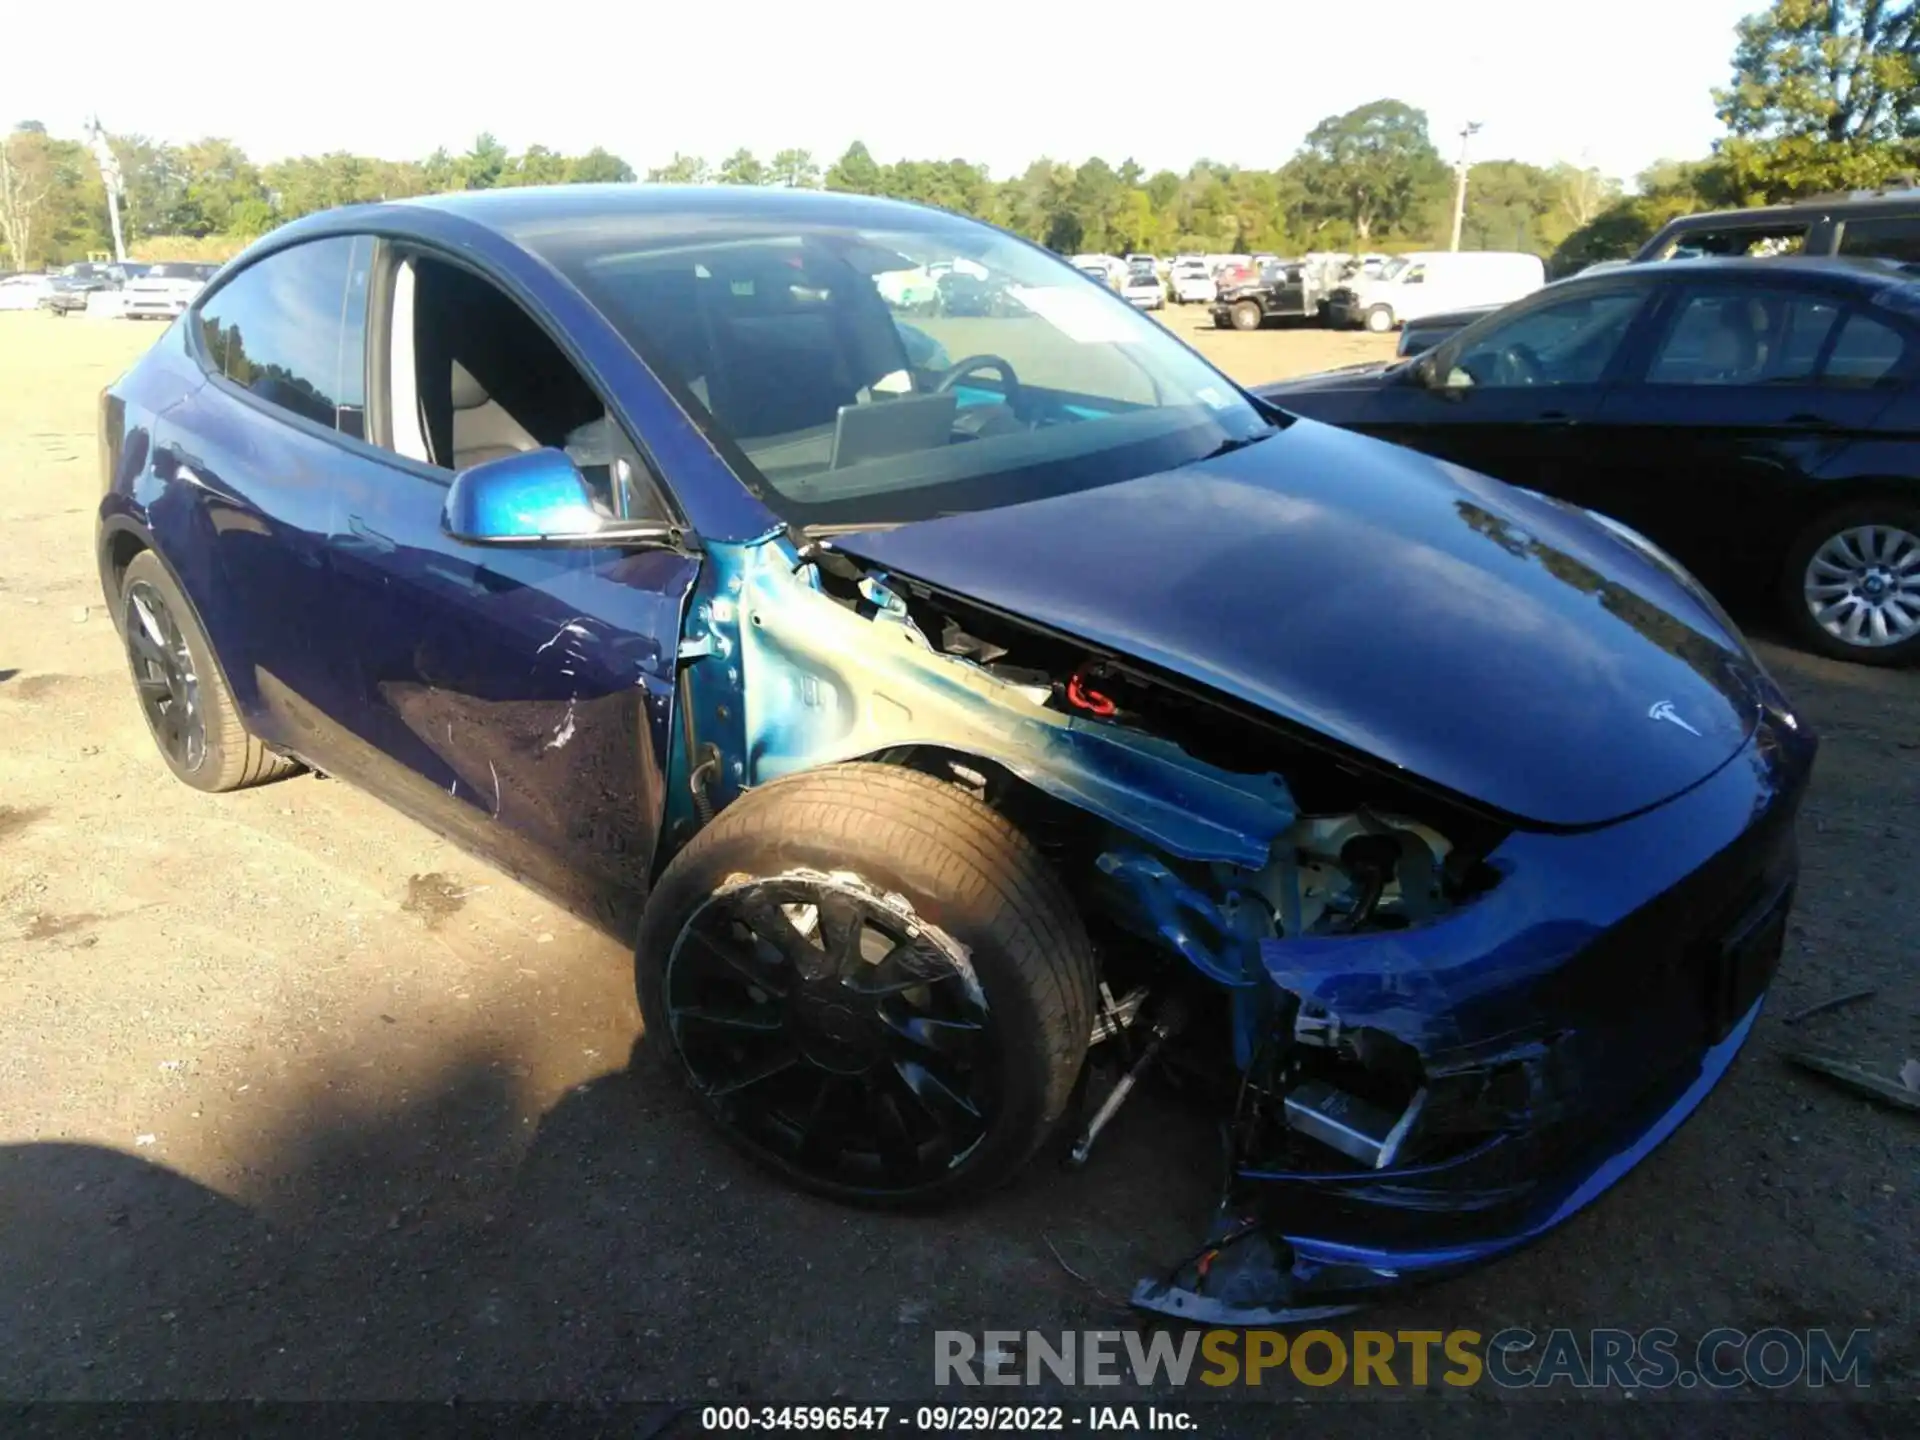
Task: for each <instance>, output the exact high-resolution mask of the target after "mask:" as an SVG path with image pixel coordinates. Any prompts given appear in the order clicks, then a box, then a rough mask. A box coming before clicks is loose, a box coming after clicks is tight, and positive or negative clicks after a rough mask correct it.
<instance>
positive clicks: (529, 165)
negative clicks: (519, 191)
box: [500, 145, 568, 185]
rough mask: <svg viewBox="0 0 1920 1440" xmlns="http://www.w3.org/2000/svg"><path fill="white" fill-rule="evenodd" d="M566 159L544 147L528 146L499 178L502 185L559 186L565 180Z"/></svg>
mask: <svg viewBox="0 0 1920 1440" xmlns="http://www.w3.org/2000/svg"><path fill="white" fill-rule="evenodd" d="M567 170H568V161H567V157H566V156H564V155H562V154H560V153H559V152H558V151H554V150H549V149H548V148H547V147H546V146H544V145H529V146H528V147H527V148H526V151H525V153H523V154H522V155H521V156H520V157H519V158H518V159H516V160H515V161H513V163H512V164H510V165H508V166H507V168H506V171H505V173H504V174H503V175H502V176H501V179H500V183H501V184H502V185H559V184H561V183H562V182H564V181H565V180H566V179H567Z"/></svg>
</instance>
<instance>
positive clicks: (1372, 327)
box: [1363, 305, 1393, 335]
mask: <svg viewBox="0 0 1920 1440" xmlns="http://www.w3.org/2000/svg"><path fill="white" fill-rule="evenodd" d="M1363 323H1364V324H1365V325H1366V327H1367V329H1368V331H1369V332H1370V333H1372V334H1374V335H1384V334H1386V333H1387V332H1388V331H1389V330H1391V329H1393V311H1391V310H1389V309H1388V308H1387V307H1386V306H1385V305H1376V306H1374V307H1373V308H1372V309H1371V310H1369V311H1367V313H1366V318H1365V320H1364V322H1363Z"/></svg>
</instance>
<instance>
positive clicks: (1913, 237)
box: [1399, 190, 1920, 355]
mask: <svg viewBox="0 0 1920 1440" xmlns="http://www.w3.org/2000/svg"><path fill="white" fill-rule="evenodd" d="M1821 255H1842V256H1852V257H1856V258H1862V259H1866V258H1883V259H1890V260H1896V261H1899V262H1901V263H1903V264H1905V263H1912V264H1920V190H1890V191H1862V192H1860V193H1858V194H1855V195H1847V196H1827V197H1824V198H1821V199H1814V200H1804V201H1798V202H1796V203H1794V204H1791V205H1769V206H1762V207H1758V208H1755V209H1750V210H1719V211H1709V212H1707V213H1704V214H1699V215H1683V216H1681V217H1680V218H1679V219H1677V220H1672V221H1669V222H1668V223H1667V224H1666V225H1665V226H1663V227H1662V228H1661V230H1660V231H1659V233H1658V234H1656V235H1654V236H1653V237H1652V238H1651V239H1650V240H1648V241H1647V243H1646V244H1644V245H1643V246H1641V247H1640V249H1639V251H1637V252H1636V253H1635V255H1634V257H1633V259H1631V260H1597V261H1595V262H1594V263H1593V264H1591V265H1588V266H1586V267H1585V268H1584V269H1582V270H1581V271H1580V272H1579V274H1581V275H1597V274H1601V273H1604V272H1605V271H1607V270H1612V269H1617V268H1619V267H1620V266H1622V265H1630V264H1631V265H1638V264H1645V263H1647V262H1650V261H1662V260H1700V259H1735V258H1741V257H1745V258H1748V259H1784V258H1792V257H1795V256H1801V257H1808V256H1821ZM1499 308H1500V307H1499V306H1498V305H1474V306H1466V307H1462V308H1461V309H1458V310H1453V311H1448V312H1446V313H1444V314H1439V315H1428V316H1422V317H1419V320H1418V324H1417V325H1415V326H1412V327H1409V328H1408V329H1407V330H1405V331H1403V332H1402V334H1401V337H1400V349H1399V353H1400V354H1402V355H1418V354H1420V353H1421V352H1422V351H1424V350H1429V349H1431V348H1432V347H1433V346H1434V345H1436V344H1438V343H1439V342H1440V341H1441V340H1442V339H1444V338H1445V337H1446V336H1447V335H1448V334H1450V333H1451V332H1452V331H1453V330H1457V329H1461V328H1463V327H1465V326H1467V325H1470V324H1472V323H1473V322H1474V321H1475V320H1478V319H1479V318H1480V317H1481V316H1483V315H1490V314H1492V313H1493V312H1494V311H1495V310H1497V309H1499Z"/></svg>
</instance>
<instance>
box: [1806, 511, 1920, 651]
mask: <svg viewBox="0 0 1920 1440" xmlns="http://www.w3.org/2000/svg"><path fill="white" fill-rule="evenodd" d="M1779 598H1780V606H1781V610H1782V613H1783V615H1784V617H1785V619H1786V622H1787V625H1788V627H1789V628H1790V629H1791V630H1792V631H1793V634H1794V636H1795V638H1796V639H1797V640H1798V641H1799V642H1800V643H1801V644H1802V645H1803V646H1805V647H1806V648H1807V649H1809V650H1813V651H1815V652H1816V653H1818V654H1821V655H1828V656H1831V657H1833V658H1834V659H1836V660H1851V661H1853V662H1854V663H1856V664H1860V665H1904V664H1908V663H1910V662H1912V661H1915V660H1920V505H1914V504H1912V503H1910V502H1903V501H1900V500H1891V499H1889V500H1863V501H1859V502H1857V503H1855V504H1851V505H1843V506H1841V507H1840V508H1838V509H1836V510H1830V511H1828V512H1827V513H1826V514H1825V515H1822V516H1820V517H1819V518H1818V519H1817V520H1814V521H1813V522H1812V523H1810V524H1809V525H1807V526H1806V527H1805V528H1804V529H1803V530H1801V532H1800V533H1799V534H1798V535H1796V536H1795V537H1794V539H1793V543H1792V544H1790V545H1789V546H1788V547H1787V559H1786V564H1785V565H1784V566H1783V567H1782V569H1781V572H1780V582H1779Z"/></svg>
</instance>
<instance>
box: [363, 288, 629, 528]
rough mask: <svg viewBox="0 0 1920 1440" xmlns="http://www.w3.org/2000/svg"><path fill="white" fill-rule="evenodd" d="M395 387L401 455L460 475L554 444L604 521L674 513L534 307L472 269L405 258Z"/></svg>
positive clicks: (393, 420) (392, 337) (398, 295)
mask: <svg viewBox="0 0 1920 1440" xmlns="http://www.w3.org/2000/svg"><path fill="white" fill-rule="evenodd" d="M388 382H389V386H390V393H389V404H388V415H389V417H390V424H391V427H392V431H393V434H392V437H391V445H392V448H393V449H394V450H395V451H397V452H398V453H399V454H402V455H405V456H407V457H408V458H410V459H414V460H419V461H422V462H424V463H426V464H430V465H435V466H438V467H439V468H441V469H443V470H455V471H457V470H464V469H466V468H467V467H469V466H472V465H479V464H483V463H485V462H486V461H489V460H498V459H501V458H503V457H506V456H509V455H516V454H524V453H526V452H528V451H532V450H538V449H541V448H543V447H549V446H550V447H552V448H554V449H556V450H563V451H565V452H566V453H567V455H568V456H569V457H570V458H571V459H572V460H573V461H574V463H575V464H576V465H577V466H578V467H579V468H580V472H581V475H582V476H583V477H584V478H585V480H586V482H587V487H588V489H589V491H590V492H591V494H592V496H593V501H594V506H595V508H596V509H598V510H600V511H601V512H602V513H603V514H605V515H608V516H619V517H622V518H628V519H637V518H665V516H664V512H663V511H662V509H661V506H660V504H659V502H658V500H657V499H656V498H655V497H654V496H653V494H652V490H651V487H650V486H647V485H646V484H645V483H644V482H641V481H640V480H639V479H638V477H639V476H641V475H643V474H644V473H645V471H644V467H643V466H642V464H641V462H640V456H639V453H638V451H636V450H635V449H634V448H633V446H632V445H631V444H630V443H629V442H628V441H627V439H626V437H625V436H624V435H622V434H621V433H620V428H619V426H617V425H616V424H614V423H613V421H612V419H611V417H610V416H609V415H608V413H607V409H606V406H605V405H604V404H603V403H602V402H601V400H600V397H599V396H598V395H597V394H595V393H594V390H593V387H592V386H591V385H589V384H588V383H587V381H586V380H585V379H584V378H583V377H582V376H581V374H580V372H579V370H578V369H576V368H575V366H574V365H573V363H572V361H570V360H569V359H568V358H567V357H566V355H565V353H564V352H563V351H562V350H561V349H560V347H559V346H558V345H556V344H555V343H554V342H553V340H552V339H551V338H549V337H548V335H547V333H546V332H545V331H544V330H542V329H541V328H540V327H539V325H537V324H536V323H535V322H534V321H533V320H532V318H531V317H529V316H528V315H527V313H526V311H524V310H522V309H521V308H520V306H519V305H518V304H516V303H515V302H514V301H513V300H511V299H510V298H508V297H507V296H506V295H504V294H503V293H501V292H500V291H499V290H498V289H496V288H495V287H494V286H493V285H491V284H490V283H488V282H487V281H485V280H482V279H481V278H479V277H478V276H476V275H473V274H471V273H469V272H468V271H465V270H462V269H460V268H458V267H457V266H453V265H449V264H446V263H444V262H442V261H438V260H434V259H432V258H430V257H427V256H421V255H416V256H410V257H407V258H405V259H403V260H402V261H401V262H400V264H399V266H398V267H397V269H396V272H395V275H394V284H393V306H392V323H391V325H390V327H389V364H388ZM622 461H624V462H625V463H624V464H622V463H620V462H622ZM656 511H658V512H661V513H658V514H655V513H653V512H656Z"/></svg>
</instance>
